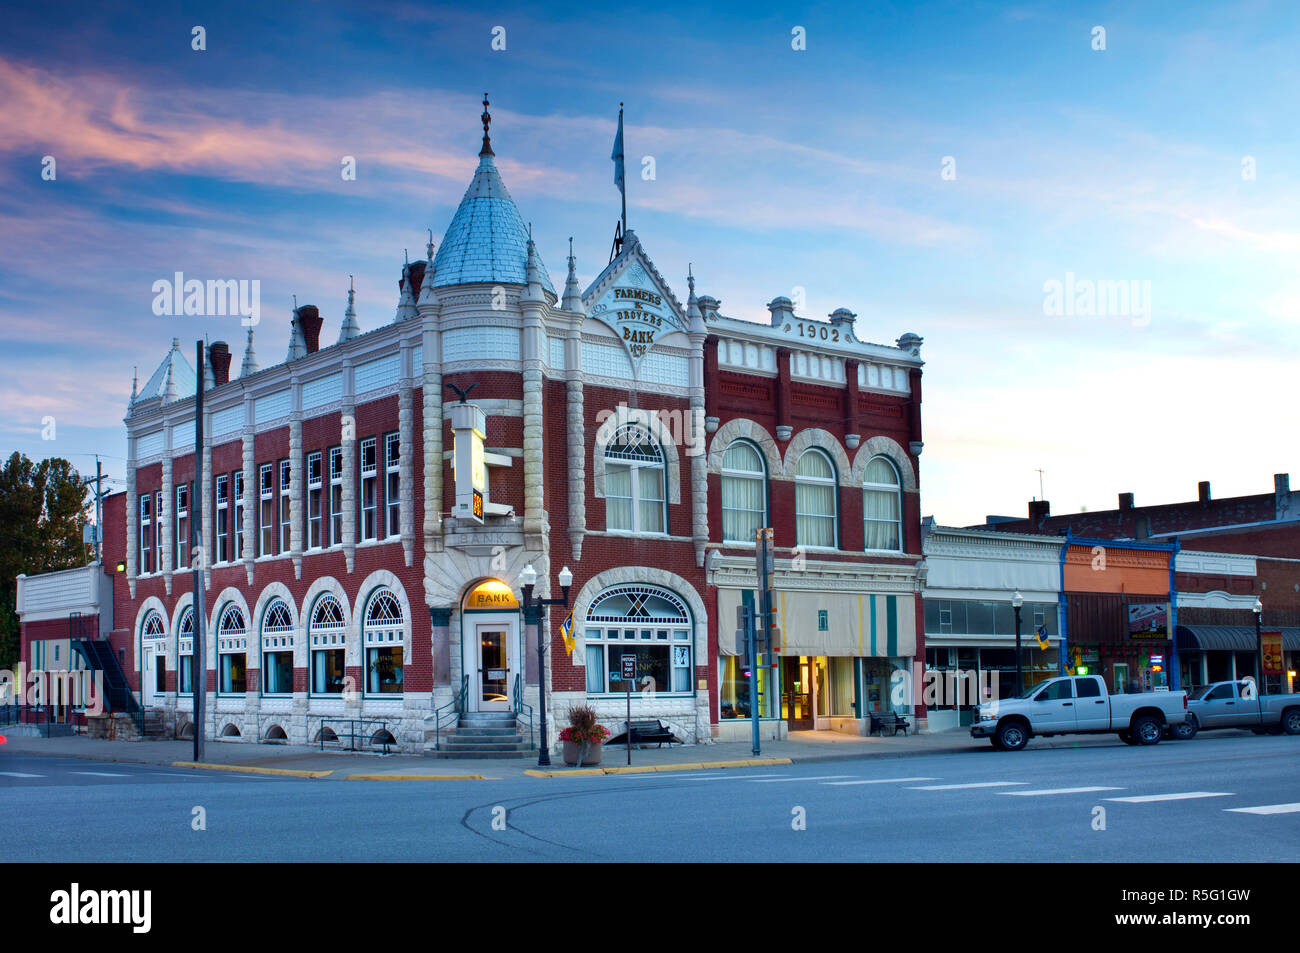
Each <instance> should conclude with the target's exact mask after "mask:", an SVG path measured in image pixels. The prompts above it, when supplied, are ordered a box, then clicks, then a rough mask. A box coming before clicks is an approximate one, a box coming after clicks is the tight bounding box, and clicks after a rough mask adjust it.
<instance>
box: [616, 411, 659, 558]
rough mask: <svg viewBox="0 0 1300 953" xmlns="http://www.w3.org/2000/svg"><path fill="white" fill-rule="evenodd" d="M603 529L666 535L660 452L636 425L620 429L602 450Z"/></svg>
mask: <svg viewBox="0 0 1300 953" xmlns="http://www.w3.org/2000/svg"><path fill="white" fill-rule="evenodd" d="M605 528H606V529H613V530H626V531H629V532H633V533H663V532H666V520H665V518H664V458H663V451H662V450H660V449H659V445H658V444H657V443H656V442H655V440H654V438H653V437H651V436H650V432H649V431H648V430H646V429H645V428H644V427H642V426H640V425H638V424H625V425H623V426H622V427H620V428H619V429H618V432H617V433H616V434H615V435H614V438H613V439H612V440H610V442H609V443H608V444H607V445H606V447H605Z"/></svg>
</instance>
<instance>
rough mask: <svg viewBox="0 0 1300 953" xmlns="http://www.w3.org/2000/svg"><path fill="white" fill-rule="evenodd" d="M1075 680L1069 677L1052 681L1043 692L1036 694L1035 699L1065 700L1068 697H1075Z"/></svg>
mask: <svg viewBox="0 0 1300 953" xmlns="http://www.w3.org/2000/svg"><path fill="white" fill-rule="evenodd" d="M1073 684H1074V683H1073V682H1072V681H1071V680H1070V679H1068V678H1063V679H1061V680H1060V681H1057V682H1052V684H1050V685H1048V686H1047V687H1046V688H1044V689H1043V690H1042V691H1041V692H1039V693H1038V694H1037V695H1035V696H1034V700H1035V701H1040V702H1041V701H1049V702H1053V701H1064V700H1065V699H1067V698H1073V697H1074V688H1073Z"/></svg>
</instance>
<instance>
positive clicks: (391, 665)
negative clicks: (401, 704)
mask: <svg viewBox="0 0 1300 953" xmlns="http://www.w3.org/2000/svg"><path fill="white" fill-rule="evenodd" d="M403 623H404V620H403V617H402V606H401V603H399V602H398V601H397V597H396V596H395V595H393V593H392V592H390V591H389V590H387V589H380V590H379V591H378V592H376V593H375V594H374V595H373V596H372V597H371V599H370V604H369V605H367V606H366V621H365V649H366V691H367V692H369V693H370V694H372V695H400V694H401V693H402V683H403V655H404V645H405V639H404V638H403V634H404V625H403Z"/></svg>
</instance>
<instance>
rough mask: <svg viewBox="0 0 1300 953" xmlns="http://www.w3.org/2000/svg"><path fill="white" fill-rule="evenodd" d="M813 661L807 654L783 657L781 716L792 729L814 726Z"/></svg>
mask: <svg viewBox="0 0 1300 953" xmlns="http://www.w3.org/2000/svg"><path fill="white" fill-rule="evenodd" d="M811 663H812V659H810V658H808V656H806V655H800V656H797V657H794V656H792V657H790V658H783V659H781V717H782V718H784V719H785V720H786V722H787V723H788V724H789V726H790V730H791V731H802V730H805V729H809V730H811V729H812V727H813V683H812V664H811Z"/></svg>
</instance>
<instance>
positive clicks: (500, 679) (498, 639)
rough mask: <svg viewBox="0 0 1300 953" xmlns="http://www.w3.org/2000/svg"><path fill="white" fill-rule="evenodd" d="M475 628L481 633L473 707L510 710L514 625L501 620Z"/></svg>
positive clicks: (480, 709) (488, 709)
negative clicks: (508, 624)
mask: <svg viewBox="0 0 1300 953" xmlns="http://www.w3.org/2000/svg"><path fill="white" fill-rule="evenodd" d="M474 629H475V633H476V634H477V636H478V638H477V642H478V678H477V679H475V680H474V682H475V697H474V699H473V700H474V702H475V705H474V708H475V709H476V710H478V711H509V710H510V706H511V703H512V700H513V699H512V697H511V694H512V691H513V686H512V684H511V682H512V680H513V678H514V672H513V671H512V668H511V665H510V655H511V654H512V653H511V652H510V648H511V641H512V640H511V638H510V636H511V627H510V626H505V625H502V624H500V623H479V624H477V625H475V626H474Z"/></svg>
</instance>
